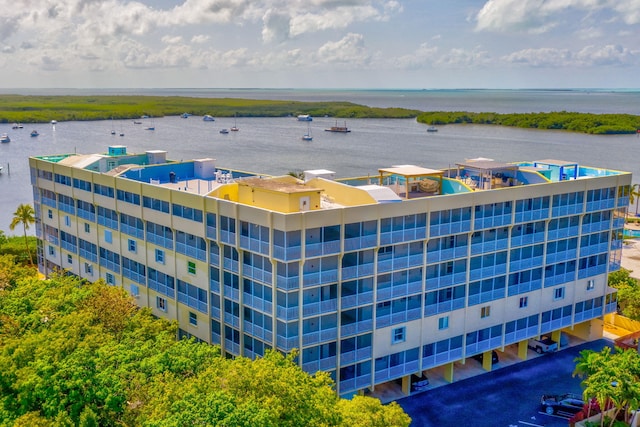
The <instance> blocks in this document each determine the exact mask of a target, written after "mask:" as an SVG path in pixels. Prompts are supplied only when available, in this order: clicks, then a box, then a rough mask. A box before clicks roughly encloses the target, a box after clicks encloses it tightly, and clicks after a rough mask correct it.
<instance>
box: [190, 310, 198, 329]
mask: <svg viewBox="0 0 640 427" xmlns="http://www.w3.org/2000/svg"><path fill="white" fill-rule="evenodd" d="M189 323H190V324H192V325H193V326H198V315H197V314H196V313H194V312H193V311H190V312H189Z"/></svg>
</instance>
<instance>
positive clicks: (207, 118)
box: [202, 114, 216, 122]
mask: <svg viewBox="0 0 640 427" xmlns="http://www.w3.org/2000/svg"><path fill="white" fill-rule="evenodd" d="M202 120H203V121H205V122H215V121H216V119H214V118H213V116H211V115H209V114H205V115H204V116H202Z"/></svg>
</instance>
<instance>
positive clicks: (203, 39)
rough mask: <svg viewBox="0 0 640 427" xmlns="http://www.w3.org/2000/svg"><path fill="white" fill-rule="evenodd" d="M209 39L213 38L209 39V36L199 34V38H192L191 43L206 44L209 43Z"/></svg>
mask: <svg viewBox="0 0 640 427" xmlns="http://www.w3.org/2000/svg"><path fill="white" fill-rule="evenodd" d="M209 39H211V37H209V36H207V35H205V34H198V35H197V36H193V37H191V43H195V44H204V43H206V42H208V41H209Z"/></svg>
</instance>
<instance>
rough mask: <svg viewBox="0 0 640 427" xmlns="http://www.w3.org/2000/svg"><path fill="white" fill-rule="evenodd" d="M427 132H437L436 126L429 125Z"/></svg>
mask: <svg viewBox="0 0 640 427" xmlns="http://www.w3.org/2000/svg"><path fill="white" fill-rule="evenodd" d="M427 132H438V128H437V127H435V126H429V127H428V128H427Z"/></svg>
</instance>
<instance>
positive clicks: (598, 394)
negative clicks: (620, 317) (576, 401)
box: [573, 347, 640, 427]
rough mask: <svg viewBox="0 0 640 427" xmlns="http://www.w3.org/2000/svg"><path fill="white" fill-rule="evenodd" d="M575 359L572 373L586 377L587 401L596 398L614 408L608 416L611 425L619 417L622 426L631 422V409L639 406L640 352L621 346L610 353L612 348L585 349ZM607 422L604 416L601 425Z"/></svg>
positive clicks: (585, 394) (604, 404) (602, 405)
mask: <svg viewBox="0 0 640 427" xmlns="http://www.w3.org/2000/svg"><path fill="white" fill-rule="evenodd" d="M575 362H576V367H575V370H574V372H573V375H574V376H578V377H581V378H584V379H583V381H582V389H583V396H584V400H585V401H589V400H590V399H591V398H595V399H596V401H597V402H598V404H599V405H598V406H600V407H602V409H608V408H612V409H614V412H613V414H612V416H611V417H610V418H609V419H608V421H609V423H608V425H609V426H610V427H611V426H614V425H616V422H618V421H617V420H618V419H619V418H621V420H619V421H620V422H623V423H624V424H622V425H629V424H628V423H629V421H630V419H631V415H632V411H633V410H635V409H637V408H638V407H639V406H640V353H638V352H637V351H636V350H635V349H629V350H622V349H619V348H616V350H615V352H613V353H611V348H610V347H605V348H603V349H602V350H601V351H600V352H595V351H593V350H582V351H581V352H580V357H578V358H576V359H575ZM586 415H587V416H588V415H589V414H586ZM604 422H605V417H602V418H601V421H600V423H599V424H600V425H601V426H602V425H604Z"/></svg>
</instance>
